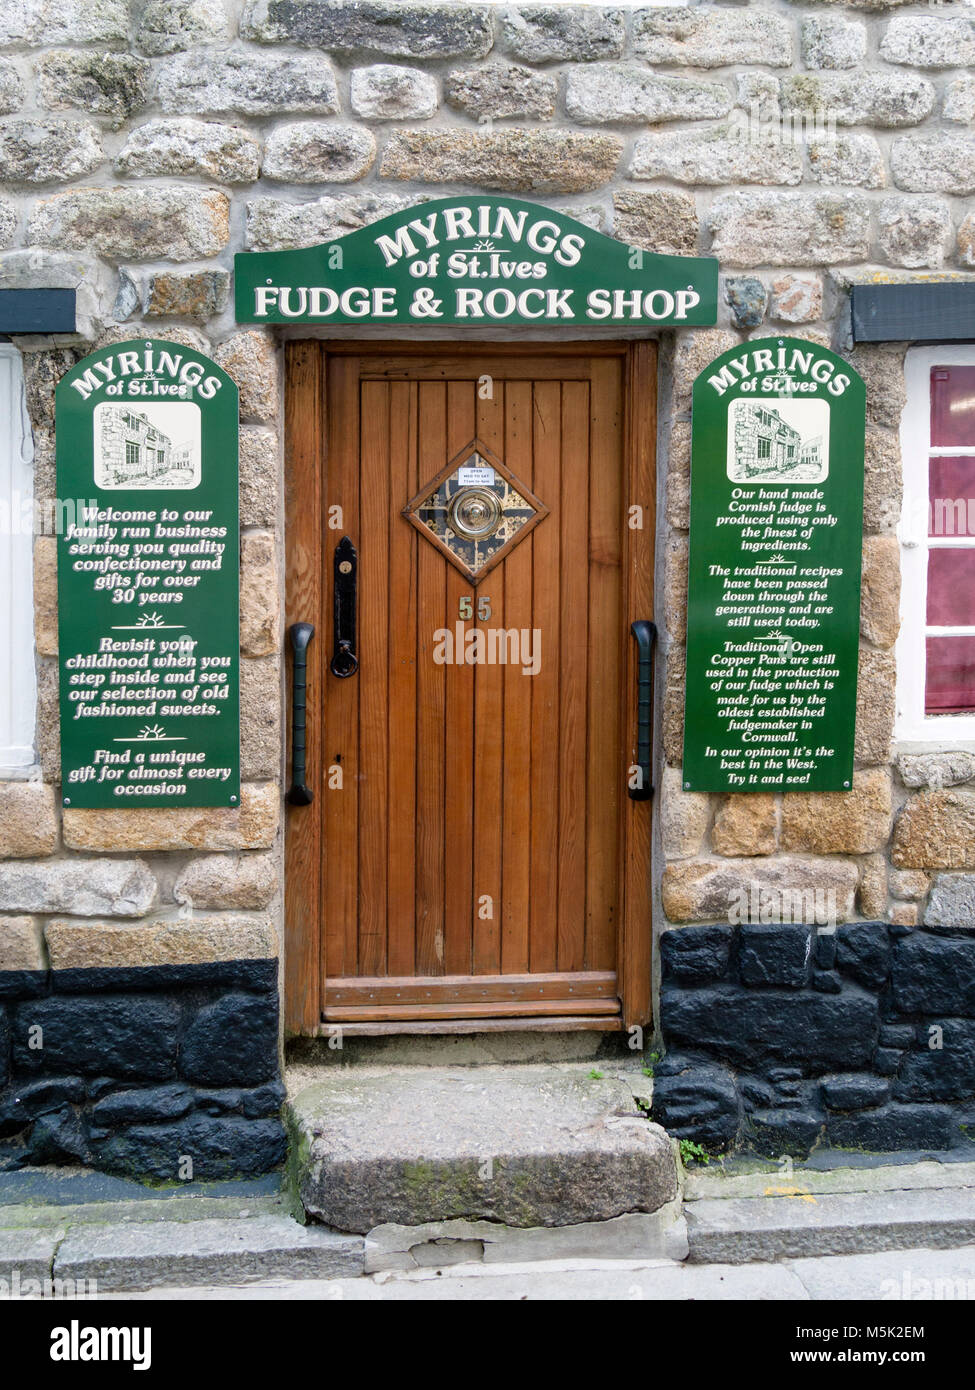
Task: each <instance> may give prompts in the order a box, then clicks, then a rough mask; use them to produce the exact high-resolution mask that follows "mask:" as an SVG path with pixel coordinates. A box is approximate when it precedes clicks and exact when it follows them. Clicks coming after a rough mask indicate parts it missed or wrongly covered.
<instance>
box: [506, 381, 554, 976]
mask: <svg viewBox="0 0 975 1390" xmlns="http://www.w3.org/2000/svg"><path fill="white" fill-rule="evenodd" d="M504 425H505V443H504V452H503V455H502V457H503V458H504V461H505V463H506V464H507V465H508V467H509V468H510V469H511V471H512V472H513V473H514V474H515V476H516V477H517V478H518V479H519V480H520V481H521V482H523V483H524V484H525V486H526V487H530V488H531V489H532V491H534V473H533V466H532V387H531V382H530V381H509V382H506V383H505V421H504ZM546 520H548V518H546ZM540 524H542V525H544V522H543V523H540ZM536 529H537V528H536ZM504 620H505V626H506V627H507V628H508V629H509V630H510V629H511V628H517V629H518V631H519V634H520V633H521V632H522V630H524V631H525V632H526V633H527V634H528V637H529V640H530V641H534V640H535V638H534V633H533V629H534V627H535V623H534V619H533V616H532V545H531V539H530V538H528V539H527V540H524V541H520V542H519V543H518V544H517V545H516V546H515V549H514V550H513V551H512V552H511V554H510V555H509V556H508V559H507V560H506V561H505V566H504ZM524 654H525V653H523V655H524ZM546 656H547V657H549V658H551V656H552V653H550V652H546V651H545V650H544V647H543V649H542V661H543V662H544V660H545V658H546ZM502 678H503V696H504V762H503V771H502V781H503V796H502V810H501V819H502V845H501V854H502V861H501V897H502V903H501V970H502V973H505V974H522V973H524V972H525V971H527V970H528V968H529V964H528V962H529V956H530V950H529V939H528V930H529V921H530V918H529V913H530V908H529V904H530V902H531V879H530V874H531V827H532V777H531V767H532V682H533V681H535V680H536V679H537V676H532V675H526V674H524V673H523V671H522V667H521V666H520V665H515V666H505V667H503V668H502Z"/></svg>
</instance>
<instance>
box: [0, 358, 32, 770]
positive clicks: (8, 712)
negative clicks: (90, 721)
mask: <svg viewBox="0 0 975 1390" xmlns="http://www.w3.org/2000/svg"><path fill="white" fill-rule="evenodd" d="M33 465H34V440H33V436H32V435H31V429H30V420H29V419H28V417H27V402H26V398H25V395H24V368H23V361H22V359H21V356H20V353H19V352H18V351H17V349H16V348H15V347H14V345H13V344H12V343H0V777H8V778H18V777H27V776H30V775H32V774H33V773H34V771H35V758H34V724H35V718H36V714H37V673H36V669H35V660H34V583H33V563H34V561H33V546H34V527H33V515H34V507H33V496H34V468H33Z"/></svg>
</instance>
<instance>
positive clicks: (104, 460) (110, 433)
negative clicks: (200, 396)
mask: <svg viewBox="0 0 975 1390" xmlns="http://www.w3.org/2000/svg"><path fill="white" fill-rule="evenodd" d="M98 430H99V438H98V449H97V452H96V458H95V468H96V477H95V482H96V484H97V485H98V486H99V487H165V488H169V487H178V488H182V487H194V486H195V485H196V483H197V482H198V481H199V478H198V472H197V468H196V462H197V459H196V455H197V452H198V451H197V450H196V449H194V446H193V444H192V443H190V442H187V441H185V440H181V441H179V442H178V443H174V441H173V439H172V437H171V436H170V435H169V434H167V433H166V431H165V430H163V429H161V428H160V427H159V426H158V425H156V424H154V423H153V421H152V419H151V417H150V415H149V413H148V412H147V411H141V410H133V409H132V408H131V406H124V405H110V404H107V403H106V404H104V405H101V406H99V408H98Z"/></svg>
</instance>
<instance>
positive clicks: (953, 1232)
mask: <svg viewBox="0 0 975 1390" xmlns="http://www.w3.org/2000/svg"><path fill="white" fill-rule="evenodd" d="M685 1212H686V1219H687V1238H688V1244H689V1247H690V1255H689V1258H690V1260H691V1261H692V1262H694V1263H697V1264H710V1263H721V1264H747V1263H749V1262H751V1261H753V1260H786V1259H798V1258H802V1257H803V1256H823V1255H853V1254H857V1255H862V1254H867V1253H870V1252H873V1251H880V1250H906V1249H911V1248H915V1247H923V1248H925V1249H937V1250H944V1249H951V1248H954V1247H956V1246H962V1245H970V1244H972V1243H973V1242H975V1199H973V1191H972V1189H971V1188H964V1187H960V1188H959V1187H956V1188H928V1189H925V1190H916V1189H901V1190H893V1191H879V1192H862V1191H861V1192H829V1193H820V1194H818V1195H813V1194H812V1193H810V1192H798V1193H795V1195H788V1196H785V1195H783V1196H776V1197H724V1198H701V1199H699V1200H697V1201H693V1202H689V1203H688V1204H687V1206H686V1208H685Z"/></svg>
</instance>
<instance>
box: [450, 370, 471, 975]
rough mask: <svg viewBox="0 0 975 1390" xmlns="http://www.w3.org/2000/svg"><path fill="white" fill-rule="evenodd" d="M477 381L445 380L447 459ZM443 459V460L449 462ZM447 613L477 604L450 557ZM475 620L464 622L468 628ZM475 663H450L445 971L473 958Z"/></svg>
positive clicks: (467, 418) (453, 617) (462, 439)
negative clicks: (469, 602)
mask: <svg viewBox="0 0 975 1390" xmlns="http://www.w3.org/2000/svg"><path fill="white" fill-rule="evenodd" d="M475 426H476V422H475V410H474V383H473V382H472V381H471V380H470V379H467V380H460V381H450V382H448V383H447V441H446V458H453V457H454V455H455V454H457V453H458V452H459V451H460V450H461V449H463V448H464V446H465V445H466V444H469V443H470V441H471V440H472V439H473V437H474V431H475ZM446 458H445V461H446ZM441 563H442V564H443V565H444V567H445V576H446V585H447V614H446V622H445V626H446V627H447V628H449V629H451V630H453V629H454V626H455V624H456V623H457V622H458V621H460V600H461V597H462V596H463V595H465V594H466V595H467V596H468V597H470V598H471V600H472V602H476V599H475V589H474V586H473V584H472V583H471V581H470V580H469V579H467V578H465V576H464V575H462V574H461V573H460V571H459V570H456V569H455V568H454V567H453V565H451V564H448V563H447V561H446V560H444V561H442V562H441ZM472 626H473V621H472V620H468V621H465V623H464V627H465V628H470V627H472ZM474 679H475V677H474V667H473V666H450V667H447V668H446V669H445V671H444V680H445V683H446V694H445V700H446V704H445V708H446V724H445V728H444V749H445V752H444V798H445V800H444V836H445V845H444V971H445V973H446V974H447V975H469V974H470V973H471V970H472V968H473V960H474V888H473V881H474Z"/></svg>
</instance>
